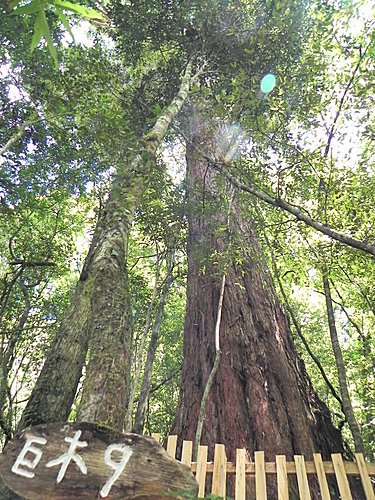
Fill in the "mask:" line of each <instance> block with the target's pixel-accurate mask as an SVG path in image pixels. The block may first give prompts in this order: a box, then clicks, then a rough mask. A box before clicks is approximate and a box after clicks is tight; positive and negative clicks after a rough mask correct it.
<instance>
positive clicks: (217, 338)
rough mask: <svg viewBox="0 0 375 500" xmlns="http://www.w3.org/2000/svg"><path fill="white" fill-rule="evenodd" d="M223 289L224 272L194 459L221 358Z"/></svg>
mask: <svg viewBox="0 0 375 500" xmlns="http://www.w3.org/2000/svg"><path fill="white" fill-rule="evenodd" d="M224 290H225V274H224V275H223V278H222V281H221V289H220V297H219V304H218V307H217V318H216V326H215V361H214V365H213V367H212V370H211V372H210V375H209V377H208V380H207V383H206V386H205V388H204V392H203V396H202V400H201V406H200V409H199V416H198V423H197V430H196V433H195V440H194V449H193V457H194V460H196V459H197V454H198V447H199V445H200V442H201V437H202V430H203V422H204V417H205V413H206V403H207V399H208V396H209V394H210V390H211V387H212V384H213V381H214V378H215V375H216V372H217V370H218V368H219V363H220V358H221V350H220V325H221V313H222V310H223V299H224Z"/></svg>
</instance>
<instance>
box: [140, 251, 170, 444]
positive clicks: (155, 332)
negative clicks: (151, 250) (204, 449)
mask: <svg viewBox="0 0 375 500" xmlns="http://www.w3.org/2000/svg"><path fill="white" fill-rule="evenodd" d="M173 266H174V258H173V252H169V254H168V255H167V273H168V274H167V276H166V278H165V281H164V284H163V287H162V290H161V295H160V301H159V307H158V311H157V314H156V318H155V321H154V324H153V326H152V331H151V338H150V343H149V345H148V349H147V358H146V365H145V371H144V374H143V380H142V386H141V391H140V394H139V400H138V405H137V412H136V415H135V421H134V428H133V432H136V433H138V434H142V432H143V427H144V423H145V416H146V410H147V403H148V398H149V395H150V388H151V375H152V366H153V364H154V359H155V353H156V348H157V346H158V340H159V331H160V326H161V322H162V319H163V314H164V308H165V302H166V300H167V297H168V293H169V291H170V289H171V286H172V283H173V274H172V273H173Z"/></svg>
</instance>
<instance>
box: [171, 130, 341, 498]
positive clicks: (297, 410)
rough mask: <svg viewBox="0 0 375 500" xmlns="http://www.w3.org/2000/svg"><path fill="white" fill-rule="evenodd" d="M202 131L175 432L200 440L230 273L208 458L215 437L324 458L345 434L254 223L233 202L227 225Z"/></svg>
mask: <svg viewBox="0 0 375 500" xmlns="http://www.w3.org/2000/svg"><path fill="white" fill-rule="evenodd" d="M201 133H202V128H201V127H200V126H197V127H196V130H195V131H194V132H191V136H190V141H189V142H188V144H187V152H186V157H187V169H188V174H187V179H188V180H187V184H188V200H189V206H190V212H189V240H188V284H187V309H186V320H185V338H184V362H183V367H182V382H181V392H180V401H179V405H178V409H177V415H176V420H175V423H174V426H173V430H172V432H173V433H176V434H178V436H179V438H180V440H182V439H190V440H194V436H195V432H196V426H197V420H198V413H199V407H200V402H201V398H202V395H203V391H204V387H205V385H206V383H207V379H208V377H209V374H210V371H211V368H212V365H213V363H214V358H215V346H214V331H215V322H216V314H217V309H218V302H219V295H220V287H221V281H222V275H223V274H224V273H225V275H226V285H225V293H224V302H223V309H222V317H221V328H220V344H221V351H222V355H221V360H220V365H219V368H218V371H217V373H216V377H215V380H214V383H213V386H212V389H211V392H210V395H209V397H208V401H207V405H206V416H205V422H204V425H203V433H202V444H207V445H208V446H209V453H210V455H211V458H212V456H213V446H214V443H224V444H225V445H226V447H227V454H228V459H229V460H234V459H235V449H236V448H246V450H247V451H248V453H249V455H250V456H252V455H253V452H254V451H255V450H264V451H265V456H266V459H267V460H274V459H275V455H276V454H286V455H287V457H288V458H289V459H291V458H292V457H293V455H294V454H304V455H305V456H306V457H307V458H311V454H312V453H313V452H321V453H322V454H323V455H324V456H325V457H327V456H328V455H329V454H330V453H333V452H341V453H342V452H344V449H343V444H342V440H341V435H340V432H339V431H338V430H336V429H335V428H334V427H333V425H332V422H331V418H330V414H329V411H328V409H327V407H326V406H325V405H324V404H323V403H322V402H321V401H320V400H319V398H318V397H317V395H316V394H315V392H314V390H313V388H312V387H311V384H310V381H309V379H308V376H307V374H306V371H305V368H304V364H303V362H302V361H301V360H300V358H299V356H298V355H297V352H296V350H295V348H294V345H293V341H292V338H291V333H290V328H289V324H288V320H287V318H286V315H285V314H284V312H283V310H282V309H281V307H280V305H279V302H278V300H277V298H276V295H275V291H274V288H273V285H272V283H271V281H270V277H269V274H268V271H267V269H266V267H265V264H264V261H263V259H262V252H261V249H260V247H259V243H258V240H257V237H256V234H255V231H254V230H253V228H252V225H251V221H249V220H247V219H246V218H245V217H244V216H243V215H242V214H241V213H240V212H239V210H238V204H237V202H236V201H234V204H233V207H234V211H233V210H232V213H231V215H230V217H229V223H228V226H227V228H226V230H225V228H224V227H223V224H225V223H224V220H226V216H225V217H224V216H223V215H222V214H223V213H224V212H225V210H223V208H222V206H220V205H219V204H218V203H217V201H216V198H217V196H218V187H217V184H216V179H215V174H214V172H213V170H212V169H211V168H210V167H209V165H208V164H207V162H206V161H202V159H201V158H200V157H199V154H198V152H197V147H198V149H200V150H202V149H203V148H204V146H205V144H202V142H207V141H205V140H203V141H202V139H201V142H199V135H201ZM215 203H216V207H215ZM236 207H237V211H236V210H235V208H236ZM218 213H220V214H221V215H219V216H218V215H217V214H218ZM236 233H237V235H236ZM230 234H231V235H232V236H230ZM239 236H240V237H241V239H242V241H243V243H242V248H243V249H244V250H243V252H241V253H240V254H239V252H238V248H239V247H238V245H236V244H234V245H233V241H232V247H233V246H234V247H236V246H237V254H236V258H235V257H234V256H233V257H231V255H230V253H228V252H227V255H226V257H224V258H223V259H222V261H223V263H224V264H223V266H224V267H221V268H220V266H219V267H218V266H217V265H216V264H215V263H214V261H215V260H216V261H217V260H220V255H222V254H223V253H225V252H226V251H227V250H228V242H229V240H230V239H231V238H233V237H234V238H238V237H239ZM210 255H211V256H212V255H214V256H215V258H211V259H210V258H209V256H210ZM271 497H272V496H271ZM271 497H270V498H271ZM272 498H273V497H272Z"/></svg>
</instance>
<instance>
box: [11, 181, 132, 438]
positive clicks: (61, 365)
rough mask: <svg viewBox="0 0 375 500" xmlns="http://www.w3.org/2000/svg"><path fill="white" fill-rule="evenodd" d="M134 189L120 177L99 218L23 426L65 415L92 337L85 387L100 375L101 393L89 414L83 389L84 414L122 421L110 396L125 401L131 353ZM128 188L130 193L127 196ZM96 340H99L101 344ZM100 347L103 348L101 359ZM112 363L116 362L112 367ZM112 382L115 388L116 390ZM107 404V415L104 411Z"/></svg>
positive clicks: (97, 383) (97, 387)
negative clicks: (129, 259)
mask: <svg viewBox="0 0 375 500" xmlns="http://www.w3.org/2000/svg"><path fill="white" fill-rule="evenodd" d="M132 190H134V181H133V180H132V181H131V182H130V180H129V179H126V177H124V178H122V179H120V178H119V179H118V182H117V186H116V189H114V190H113V192H112V193H111V196H110V198H109V199H108V202H107V204H106V207H105V209H104V211H103V213H102V214H101V216H100V218H99V220H98V223H97V226H96V229H95V233H94V236H93V240H92V242H91V246H90V250H89V253H88V256H87V258H86V261H85V264H84V268H83V270H82V273H81V277H80V279H79V281H78V283H77V287H76V290H75V295H74V298H73V300H72V303H71V307H70V309H69V311H68V313H67V315H66V317H65V318H64V320H63V323H62V325H61V328H60V330H59V332H58V334H57V335H56V337H55V339H54V341H53V343H52V346H51V349H50V352H49V355H48V356H47V359H46V362H45V364H44V367H43V369H42V372H41V374H40V376H39V379H38V381H37V383H36V385H35V388H34V390H33V392H32V395H31V397H30V400H29V402H28V405H27V407H26V409H25V412H24V414H23V417H22V420H21V423H20V428H23V427H25V426H28V425H36V424H39V423H44V422H53V421H59V420H66V419H67V417H68V415H69V412H70V409H71V405H72V403H73V400H74V396H75V393H76V390H77V385H78V382H79V379H80V377H81V374H82V367H83V365H84V363H85V358H86V354H87V348H88V345H89V340H90V352H91V357H90V362H89V366H88V368H87V377H86V378H87V379H88V383H87V387H88V388H89V387H91V385H92V384H91V381H92V379H93V378H96V377H98V378H97V379H96V380H95V381H94V382H93V383H94V384H95V394H96V396H97V398H96V400H95V409H93V408H91V418H90V416H89V411H90V410H88V406H89V404H88V402H87V399H89V400H90V396H87V394H88V392H89V390H87V389H86V390H85V391H84V394H83V404H84V405H86V406H85V407H84V408H85V410H87V411H86V413H85V417H86V418H87V420H91V421H92V420H93V418H96V417H97V418H98V420H99V421H101V422H103V423H104V422H105V423H107V424H109V425H113V426H115V427H117V426H118V424H119V422H120V420H119V419H120V417H121V416H118V414H117V413H116V415H115V412H113V411H111V407H112V406H113V403H114V400H113V399H112V402H111V404H110V406H109V407H108V405H107V401H106V398H107V397H108V396H107V394H109V393H111V392H112V394H111V396H112V398H113V394H116V400H117V401H119V403H120V404H121V405H123V404H125V400H124V398H125V387H126V383H127V378H128V377H127V374H128V366H129V363H128V359H127V357H128V354H127V353H128V351H129V342H130V338H131V336H130V325H129V316H128V312H129V305H128V296H127V280H126V270H125V260H126V252H127V238H128V232H129V228H130V224H131V220H132V213H133V212H132V205H133V204H134V201H133V199H134V196H131V194H132ZM125 191H126V192H127V196H123V194H124V192H125ZM98 342H100V343H101V346H100V348H99V347H98V345H97V343H98ZM98 351H100V352H101V353H102V361H100V362H99V361H98V359H97V354H98ZM98 364H100V367H98ZM112 365H115V367H116V368H115V370H113V371H112V370H111V368H112ZM99 371H101V375H100V376H99ZM110 372H111V373H110ZM113 384H115V389H112V385H113ZM90 401H91V400H90ZM103 408H105V410H104V412H107V414H106V415H104V414H102V409H103ZM107 410H108V411H107ZM120 413H121V412H120ZM120 428H121V425H120Z"/></svg>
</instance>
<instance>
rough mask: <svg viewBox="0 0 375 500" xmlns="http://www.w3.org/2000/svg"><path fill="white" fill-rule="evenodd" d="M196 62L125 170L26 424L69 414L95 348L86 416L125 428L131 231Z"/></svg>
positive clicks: (85, 395)
mask: <svg viewBox="0 0 375 500" xmlns="http://www.w3.org/2000/svg"><path fill="white" fill-rule="evenodd" d="M192 65H193V61H192V60H190V61H189V63H188V65H187V67H186V70H185V73H184V75H183V78H182V80H181V84H180V88H179V91H178V92H177V94H176V96H175V98H174V99H173V101H172V102H171V104H170V105H169V106H168V107H167V108H166V109H165V111H164V112H163V113H162V114H161V115H160V117H159V118H158V120H157V122H156V123H155V125H154V127H153V128H152V129H151V131H150V132H148V133H147V134H146V136H145V137H144V138H143V140H142V141H141V142H140V148H139V152H138V154H137V155H136V156H135V157H134V158H133V159H129V161H128V162H127V163H126V164H125V165H123V166H122V167H121V168H120V169H119V171H118V172H117V176H116V178H115V179H114V182H113V187H112V192H111V194H110V196H109V199H108V201H107V204H106V207H105V210H104V212H103V214H102V216H101V217H100V219H99V220H98V224H97V227H96V229H95V233H94V237H93V240H92V243H91V246H90V250H89V253H88V256H87V258H86V261H85V265H84V268H83V271H82V273H81V277H80V280H79V282H78V284H77V287H76V290H75V295H74V298H73V300H72V304H71V307H70V309H69V311H68V313H67V315H66V317H65V319H64V321H63V322H62V325H61V328H60V330H59V332H58V333H57V335H56V337H55V339H54V340H53V342H52V346H51V349H50V352H49V354H48V356H47V359H46V362H45V364H44V366H43V369H42V371H41V374H40V376H39V378H38V380H37V383H36V385H35V387H34V390H33V392H32V394H31V397H30V400H29V402H28V404H27V407H26V409H25V411H24V414H23V416H22V419H21V422H20V425H19V428H23V427H25V426H27V425H35V424H38V423H43V422H53V421H62V420H66V419H67V417H68V415H69V412H70V409H71V405H72V403H73V400H74V396H75V393H76V389H77V385H78V382H79V379H80V377H81V373H82V368H83V365H84V363H85V359H86V354H87V350H88V349H89V363H88V366H87V371H86V377H85V380H84V383H83V391H82V401H81V405H80V408H79V412H78V418H79V419H84V420H86V421H99V422H103V423H106V424H107V425H111V426H112V427H115V428H117V429H119V430H121V429H122V427H123V419H124V408H125V400H126V389H127V383H128V372H129V364H130V363H129V356H130V338H131V336H130V325H129V313H128V312H129V297H128V291H127V288H128V287H127V276H126V258H127V242H128V236H129V230H130V226H131V223H132V219H133V213H134V210H135V208H136V207H137V205H138V204H139V202H140V200H141V198H142V193H143V187H144V183H145V178H146V176H148V175H150V173H151V169H152V165H153V159H154V158H155V155H156V152H157V150H158V148H159V147H160V145H161V143H162V141H163V139H164V137H165V134H166V132H167V130H168V128H169V125H170V123H171V121H172V120H173V118H174V117H175V116H177V114H178V113H179V112H180V110H181V108H182V106H183V104H184V103H185V101H186V99H187V97H188V95H189V90H190V85H191V82H192Z"/></svg>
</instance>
